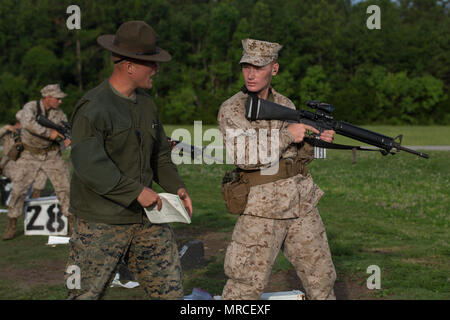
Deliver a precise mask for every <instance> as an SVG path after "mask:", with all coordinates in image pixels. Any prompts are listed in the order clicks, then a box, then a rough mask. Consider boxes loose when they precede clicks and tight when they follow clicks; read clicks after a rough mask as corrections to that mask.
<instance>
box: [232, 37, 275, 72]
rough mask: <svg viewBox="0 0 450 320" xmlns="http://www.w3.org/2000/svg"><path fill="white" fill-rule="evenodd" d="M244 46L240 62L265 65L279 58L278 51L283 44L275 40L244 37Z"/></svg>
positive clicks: (259, 65)
mask: <svg viewBox="0 0 450 320" xmlns="http://www.w3.org/2000/svg"><path fill="white" fill-rule="evenodd" d="M242 47H243V49H244V51H243V53H242V58H241V61H240V62H239V63H249V64H252V65H254V66H258V67H263V66H265V65H268V64H269V63H271V62H272V61H275V60H277V59H278V51H280V50H281V48H282V47H283V46H282V45H280V44H278V43H273V42H267V41H261V40H253V39H244V40H242Z"/></svg>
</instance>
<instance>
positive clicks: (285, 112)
mask: <svg viewBox="0 0 450 320" xmlns="http://www.w3.org/2000/svg"><path fill="white" fill-rule="evenodd" d="M242 92H244V93H246V94H248V99H247V102H246V105H245V117H246V118H247V120H249V121H255V120H282V121H291V122H298V123H304V124H307V125H310V126H312V127H314V128H316V129H317V130H319V131H320V132H323V131H325V130H334V131H335V132H336V133H337V134H340V135H343V136H345V137H348V138H351V139H354V140H358V141H361V142H364V143H367V144H369V145H372V146H375V147H377V148H379V149H376V150H373V149H366V148H363V147H360V146H348V145H341V144H335V143H328V142H325V141H323V140H320V139H319V137H318V136H317V135H316V134H312V135H310V136H308V137H305V138H304V139H303V140H304V141H306V142H308V143H309V144H311V145H314V146H316V147H320V148H329V149H353V150H355V149H357V150H364V151H380V152H381V154H382V155H387V154H395V153H396V152H397V151H400V150H402V151H406V152H409V153H412V154H415V155H417V156H419V157H422V158H426V159H428V158H429V156H428V154H426V153H422V152H418V151H415V150H412V149H409V148H406V147H403V146H401V142H402V138H403V135H401V134H400V135H398V136H397V137H395V138H391V137H388V136H385V135H382V134H380V133H377V132H374V131H370V130H367V129H363V128H360V127H358V126H355V125H353V124H351V123H348V122H344V121H339V120H334V118H333V116H332V115H331V113H332V112H333V111H334V107H333V106H332V105H330V104H327V103H322V102H318V101H307V102H306V105H307V106H308V107H310V108H313V109H315V110H316V111H315V112H309V111H306V110H295V109H290V108H287V107H285V106H282V105H279V104H277V103H274V102H271V101H268V100H264V99H261V98H258V96H257V95H256V94H255V93H252V92H249V91H248V90H247V88H246V87H245V86H244V87H243V88H242Z"/></svg>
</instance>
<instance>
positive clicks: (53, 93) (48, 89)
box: [41, 84, 67, 99]
mask: <svg viewBox="0 0 450 320" xmlns="http://www.w3.org/2000/svg"><path fill="white" fill-rule="evenodd" d="M41 94H42V97H44V98H45V97H48V96H50V97H53V98H56V99H62V98H65V97H67V94H65V93H64V92H63V91H62V90H61V88H60V87H59V84H48V85H46V86H45V87H43V88H42V89H41Z"/></svg>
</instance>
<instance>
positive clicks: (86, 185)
mask: <svg viewBox="0 0 450 320" xmlns="http://www.w3.org/2000/svg"><path fill="white" fill-rule="evenodd" d="M134 37H135V38H136V41H132V40H131V39H133V38H134ZM142 38H145V41H144V39H142ZM113 39H116V40H117V41H116V42H113ZM152 39H153V41H152ZM155 40H156V37H155V33H154V31H153V29H151V27H150V26H148V25H147V24H146V23H144V22H142V21H131V22H125V23H124V24H122V25H121V26H120V27H119V29H118V30H117V33H116V35H115V36H114V35H103V36H100V37H99V38H98V39H97V42H98V43H99V44H100V45H102V46H103V47H104V48H106V49H108V50H111V51H113V50H116V49H115V45H116V44H117V46H119V45H121V43H122V41H130V42H131V43H133V45H138V46H141V44H142V42H145V43H147V44H149V45H150V47H147V48H136V49H135V50H134V51H133V52H150V53H151V52H156V54H155V55H150V56H149V57H147V58H149V59H153V58H157V57H159V58H161V56H159V54H162V53H164V52H165V51H164V50H163V49H160V48H155ZM156 49H157V50H156ZM124 50H125V49H122V50H120V53H121V55H123V54H127V53H126V52H124ZM113 52H115V51H113ZM133 55H134V54H133ZM167 55H168V53H167ZM168 56H169V57H170V55H168ZM166 57H167V56H166ZM138 58H139V59H140V58H141V56H139V57H138ZM163 58H164V57H163ZM151 61H153V60H151ZM155 61H164V60H155ZM165 61H168V60H165ZM119 75H120V76H121V75H122V74H119ZM71 122H72V138H73V140H72V152H71V160H72V164H73V168H74V173H73V175H72V180H71V195H70V197H71V199H70V211H71V212H72V213H73V214H74V215H75V221H74V230H73V234H72V237H71V240H70V255H69V260H68V262H67V269H66V270H69V267H71V266H77V267H79V268H80V271H81V283H80V285H81V288H80V289H70V290H69V291H68V295H69V299H99V298H101V297H102V296H103V294H104V293H105V291H106V289H107V288H108V287H109V285H110V283H111V281H112V280H113V278H114V275H115V272H116V268H117V266H118V264H119V262H120V260H121V259H123V260H124V261H127V262H128V266H129V268H130V270H131V271H132V272H133V273H134V274H135V275H136V278H137V281H138V282H139V284H140V285H141V286H142V287H143V288H144V290H145V292H146V294H147V296H148V298H150V299H182V298H183V288H182V282H181V263H180V259H179V256H178V250H177V246H176V242H175V239H174V234H173V232H172V229H171V227H170V226H169V225H167V224H152V223H150V222H149V221H148V219H147V217H146V215H145V212H144V209H143V208H142V206H141V205H140V203H139V202H138V201H137V198H138V196H139V195H140V194H141V192H142V190H143V189H144V187H148V188H151V187H152V182H153V181H155V182H156V183H158V184H159V185H160V186H161V187H162V188H163V189H164V190H165V191H166V192H169V193H173V194H176V193H177V191H178V190H179V189H180V188H185V186H184V183H183V181H182V180H181V179H180V177H179V175H178V172H177V168H176V166H175V165H174V164H173V163H172V161H171V152H170V147H169V143H168V141H167V136H166V134H165V132H164V128H163V126H162V124H161V123H160V122H159V117H158V110H157V107H156V105H155V103H154V102H153V99H152V97H151V96H150V95H149V94H148V93H147V92H145V91H144V90H142V89H139V88H137V89H136V90H135V91H134V93H133V94H132V95H131V96H130V97H126V96H124V95H122V94H121V93H119V92H118V91H117V90H116V89H115V88H114V87H113V86H112V85H111V84H110V82H109V80H108V79H107V80H105V81H103V82H102V83H101V84H100V85H99V86H97V87H96V88H94V89H92V90H90V91H89V92H87V93H86V94H85V95H84V96H83V97H82V98H81V99H80V101H79V102H78V103H77V105H76V107H75V110H74V112H73V115H72V120H71ZM70 276H71V274H69V273H67V272H66V275H65V277H66V279H69V277H70Z"/></svg>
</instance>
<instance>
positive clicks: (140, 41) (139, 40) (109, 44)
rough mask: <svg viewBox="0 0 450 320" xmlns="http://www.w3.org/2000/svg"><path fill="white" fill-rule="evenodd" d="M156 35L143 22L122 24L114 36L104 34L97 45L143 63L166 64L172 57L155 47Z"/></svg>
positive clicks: (98, 39)
mask: <svg viewBox="0 0 450 320" xmlns="http://www.w3.org/2000/svg"><path fill="white" fill-rule="evenodd" d="M157 39H158V35H157V34H156V32H155V30H153V28H152V27H150V26H149V25H148V24H147V23H145V22H144V21H128V22H124V23H123V24H122V25H121V26H120V27H119V29H117V31H116V34H115V35H113V34H105V35H101V36H99V37H98V38H97V43H98V44H99V45H100V46H102V47H103V48H105V49H106V50H109V51H111V52H113V53H115V54H118V55H120V56H123V57H127V58H132V59H136V60H144V61H156V62H167V61H170V60H171V59H172V56H171V55H170V54H169V53H168V52H167V51H165V50H163V49H161V48H159V47H157V46H156V42H157Z"/></svg>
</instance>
